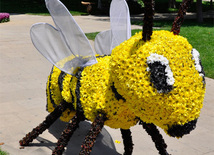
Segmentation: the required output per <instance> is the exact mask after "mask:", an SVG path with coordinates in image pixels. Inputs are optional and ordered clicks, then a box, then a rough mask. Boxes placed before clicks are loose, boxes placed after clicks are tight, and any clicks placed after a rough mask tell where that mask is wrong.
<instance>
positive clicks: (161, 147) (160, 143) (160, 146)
mask: <svg viewBox="0 0 214 155" xmlns="http://www.w3.org/2000/svg"><path fill="white" fill-rule="evenodd" d="M140 125H142V126H143V128H144V129H145V130H146V132H147V133H148V134H149V135H150V136H151V138H152V140H153V142H154V143H155V146H156V148H157V150H158V152H159V154H160V155H169V154H168V152H167V150H166V148H167V145H166V143H165V142H164V139H163V137H162V135H161V134H160V132H159V131H158V129H157V127H156V126H155V125H154V124H150V123H145V122H143V121H140Z"/></svg>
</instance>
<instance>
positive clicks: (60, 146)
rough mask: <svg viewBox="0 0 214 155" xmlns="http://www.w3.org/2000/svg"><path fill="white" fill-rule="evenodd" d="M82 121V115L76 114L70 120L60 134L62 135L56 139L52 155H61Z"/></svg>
mask: <svg viewBox="0 0 214 155" xmlns="http://www.w3.org/2000/svg"><path fill="white" fill-rule="evenodd" d="M84 119H85V117H84V115H83V114H82V113H81V114H79V113H78V112H77V114H76V115H75V116H74V117H73V118H72V119H71V120H70V122H69V124H68V125H67V126H66V128H65V130H64V131H63V132H62V135H61V136H60V138H59V139H58V142H57V146H56V147H55V149H54V150H53V152H52V155H61V154H62V153H63V151H64V148H65V147H66V146H67V144H68V142H69V140H70V138H71V136H72V135H73V133H74V131H75V130H76V129H77V128H78V127H79V123H80V121H83V120H84Z"/></svg>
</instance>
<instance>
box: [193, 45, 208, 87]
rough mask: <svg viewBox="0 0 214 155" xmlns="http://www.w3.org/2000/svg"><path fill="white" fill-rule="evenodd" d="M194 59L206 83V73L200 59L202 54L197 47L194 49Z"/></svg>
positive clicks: (196, 67)
mask: <svg viewBox="0 0 214 155" xmlns="http://www.w3.org/2000/svg"><path fill="white" fill-rule="evenodd" d="M191 53H192V59H193V60H194V61H195V64H194V65H195V69H196V70H197V71H198V73H199V75H200V76H201V77H202V78H203V83H204V84H205V73H204V70H203V66H202V64H201V60H200V54H199V52H198V51H197V50H196V49H194V48H193V49H192V51H191Z"/></svg>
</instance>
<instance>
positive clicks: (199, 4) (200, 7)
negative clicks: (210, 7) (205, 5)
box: [196, 0, 203, 23]
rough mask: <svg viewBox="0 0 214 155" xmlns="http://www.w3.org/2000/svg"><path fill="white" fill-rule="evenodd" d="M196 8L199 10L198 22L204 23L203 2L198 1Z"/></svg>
mask: <svg viewBox="0 0 214 155" xmlns="http://www.w3.org/2000/svg"><path fill="white" fill-rule="evenodd" d="M196 8H197V21H198V23H202V22H203V12H202V0H197V3H196Z"/></svg>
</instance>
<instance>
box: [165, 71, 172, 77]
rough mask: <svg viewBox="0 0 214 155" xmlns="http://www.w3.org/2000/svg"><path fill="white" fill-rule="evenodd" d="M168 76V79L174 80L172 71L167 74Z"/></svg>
mask: <svg viewBox="0 0 214 155" xmlns="http://www.w3.org/2000/svg"><path fill="white" fill-rule="evenodd" d="M166 76H167V77H168V78H173V73H172V71H171V70H170V71H169V72H167V73H166Z"/></svg>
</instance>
